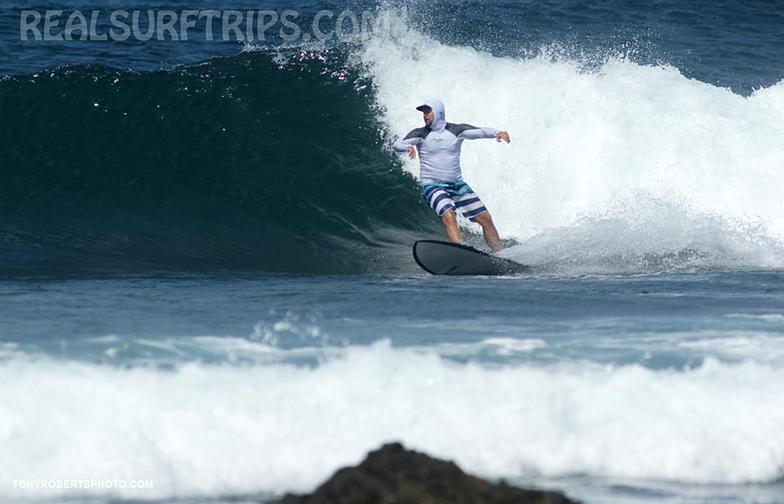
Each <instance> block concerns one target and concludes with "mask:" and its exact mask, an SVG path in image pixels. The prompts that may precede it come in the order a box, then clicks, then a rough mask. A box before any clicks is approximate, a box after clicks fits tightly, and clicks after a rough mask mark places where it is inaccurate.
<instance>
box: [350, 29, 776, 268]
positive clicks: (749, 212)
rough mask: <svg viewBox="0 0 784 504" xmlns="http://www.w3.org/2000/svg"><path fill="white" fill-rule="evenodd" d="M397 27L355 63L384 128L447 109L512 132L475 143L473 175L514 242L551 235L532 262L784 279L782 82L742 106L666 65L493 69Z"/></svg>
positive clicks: (469, 148) (500, 60) (558, 63)
mask: <svg viewBox="0 0 784 504" xmlns="http://www.w3.org/2000/svg"><path fill="white" fill-rule="evenodd" d="M390 17H391V19H392V20H393V22H396V23H397V24H398V25H399V26H396V27H395V29H393V30H391V31H390V33H382V34H379V35H378V36H376V37H375V38H372V39H370V40H368V41H367V42H366V43H365V44H364V46H363V48H362V49H361V50H360V51H359V53H358V55H357V59H358V61H359V63H361V64H362V66H363V67H364V68H366V69H367V71H368V73H369V75H370V77H372V79H373V82H374V84H375V86H376V96H377V100H378V104H379V108H380V110H381V120H382V122H383V123H384V124H385V125H386V127H387V129H388V131H389V132H390V133H392V134H393V135H403V134H405V133H406V132H407V131H408V130H410V129H412V128H414V127H419V126H421V122H422V121H421V115H420V114H419V113H418V112H417V111H416V110H414V106H415V105H416V104H418V103H420V102H421V100H422V99H423V97H427V96H439V97H441V98H443V100H444V102H445V104H446V112H447V120H449V121H453V122H469V123H472V124H476V125H479V126H493V127H497V128H501V129H506V130H508V131H509V132H510V134H511V136H512V143H511V144H510V145H505V144H497V143H496V142H494V141H491V140H484V141H471V142H466V143H465V144H464V147H463V173H464V176H465V178H466V180H468V181H469V183H470V184H471V185H472V186H473V187H474V188H475V189H476V190H477V192H478V193H479V194H480V195H481V196H482V197H483V199H484V200H485V202H486V203H487V204H488V206H489V208H490V209H491V211H492V213H493V215H494V217H495V220H496V222H497V224H498V227H499V230H500V231H501V233H502V235H503V236H506V237H511V238H515V239H517V240H520V241H525V240H529V239H530V238H532V237H535V236H539V235H542V234H543V233H544V238H543V239H542V240H540V241H539V242H534V243H532V244H530V245H529V247H528V249H526V250H524V251H521V252H525V253H527V254H533V255H537V254H539V255H543V256H546V257H545V258H544V260H543V262H548V261H552V260H554V259H559V258H560V253H559V251H558V250H554V249H553V248H552V246H550V245H551V244H552V243H554V242H559V243H561V244H562V247H563V249H564V250H568V251H570V252H569V253H571V254H574V255H576V256H578V257H579V256H581V255H588V256H589V259H591V257H592V256H596V255H602V256H607V257H612V256H619V255H620V256H623V255H628V254H634V255H638V256H639V255H640V254H665V255H666V254H672V253H679V252H680V251H682V250H686V251H689V250H692V249H696V250H697V251H698V252H705V253H707V254H709V255H710V256H711V258H710V260H708V261H707V263H708V265H710V266H713V265H715V263H716V262H718V263H722V262H725V261H727V260H730V262H732V261H733V260H734V261H736V262H740V263H741V264H745V265H753V266H775V267H780V266H782V265H784V252H783V251H784V246H783V245H782V243H784V213H783V212H782V211H781V208H782V205H781V196H780V195H781V194H784V170H782V169H781V167H782V166H784V150H782V149H781V138H784V82H782V83H779V84H777V85H775V86H772V87H769V88H767V89H762V90H759V91H757V92H755V93H754V94H752V95H751V96H748V97H744V96H740V95H737V94H734V93H733V92H732V91H730V90H729V89H724V88H719V87H716V86H713V85H711V84H708V83H704V82H700V81H697V80H694V79H689V78H687V77H685V76H683V75H682V74H681V73H680V72H679V71H678V70H677V69H676V68H673V67H671V66H666V65H662V66H644V65H639V64H635V63H633V62H630V61H627V60H624V59H618V58H616V59H609V60H608V61H607V62H606V63H605V64H604V65H603V66H601V68H600V69H599V70H598V71H595V72H586V71H583V70H582V69H581V65H580V63H579V62H571V61H565V60H558V59H554V58H552V57H551V56H546V55H543V56H541V57H537V58H532V59H525V60H519V59H514V58H508V57H495V56H493V55H490V54H488V53H485V52H481V51H477V50H474V49H472V48H469V47H450V46H446V45H443V44H441V43H439V42H437V41H434V40H432V39H430V38H429V37H427V36H426V35H423V34H421V33H419V32H417V31H416V30H413V29H410V28H408V26H407V25H406V20H405V18H404V17H400V16H398V17H395V16H394V15H392V16H390ZM404 165H405V168H406V169H407V170H409V171H411V172H412V173H414V174H416V173H417V171H418V165H417V163H416V162H415V161H407V160H405V161H404ZM576 228H577V229H576ZM543 242H546V243H543ZM571 259H573V258H567V262H568V261H570V260H571Z"/></svg>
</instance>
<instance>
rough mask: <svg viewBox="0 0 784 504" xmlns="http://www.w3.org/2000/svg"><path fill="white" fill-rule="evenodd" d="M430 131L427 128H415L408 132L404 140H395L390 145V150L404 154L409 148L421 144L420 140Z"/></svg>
mask: <svg viewBox="0 0 784 504" xmlns="http://www.w3.org/2000/svg"><path fill="white" fill-rule="evenodd" d="M429 131H430V130H428V129H427V128H417V129H414V130H411V131H409V132H408V135H406V136H405V137H404V138H401V139H399V140H397V141H396V142H395V143H393V144H392V149H393V150H394V151H395V152H406V149H408V148H409V147H416V146H417V145H419V144H421V143H422V140H423V139H424V138H425V137H426V136H427V133H428V132H429Z"/></svg>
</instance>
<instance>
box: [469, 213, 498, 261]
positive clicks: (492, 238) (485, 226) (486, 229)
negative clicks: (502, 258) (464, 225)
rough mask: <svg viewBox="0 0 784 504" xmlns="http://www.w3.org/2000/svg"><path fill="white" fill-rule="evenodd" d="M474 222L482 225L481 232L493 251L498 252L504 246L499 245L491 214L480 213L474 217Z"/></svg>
mask: <svg viewBox="0 0 784 504" xmlns="http://www.w3.org/2000/svg"><path fill="white" fill-rule="evenodd" d="M474 222H476V223H477V224H479V225H480V226H482V234H483V235H484V236H485V241H486V242H487V245H488V246H489V247H490V248H491V249H492V250H493V252H500V251H501V249H502V248H504V247H503V245H501V237H500V236H498V230H497V229H496V228H495V224H493V216H492V215H490V212H482V213H480V214H479V215H477V216H476V217H474Z"/></svg>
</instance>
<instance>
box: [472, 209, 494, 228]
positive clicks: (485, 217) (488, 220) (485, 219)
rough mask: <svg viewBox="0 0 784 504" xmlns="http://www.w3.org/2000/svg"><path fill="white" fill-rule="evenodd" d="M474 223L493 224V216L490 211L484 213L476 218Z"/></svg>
mask: <svg viewBox="0 0 784 504" xmlns="http://www.w3.org/2000/svg"><path fill="white" fill-rule="evenodd" d="M474 222H477V223H479V224H481V225H483V226H484V225H486V224H492V223H493V216H492V215H490V211H489V210H487V211H484V212H482V213H480V214H479V215H477V216H475V217H474Z"/></svg>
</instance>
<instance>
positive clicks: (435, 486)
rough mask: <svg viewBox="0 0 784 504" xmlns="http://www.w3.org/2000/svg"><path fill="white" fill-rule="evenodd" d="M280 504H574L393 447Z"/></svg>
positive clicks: (388, 445)
mask: <svg viewBox="0 0 784 504" xmlns="http://www.w3.org/2000/svg"><path fill="white" fill-rule="evenodd" d="M279 502H280V504H368V503H373V504H392V503H395V504H420V503H421V504H468V503H471V504H480V503H481V504H494V503H504V504H507V503H508V504H511V503H515V504H576V502H575V501H573V500H570V499H568V498H566V497H565V496H564V495H563V494H561V493H558V492H547V491H540V490H523V489H521V488H515V487H511V486H508V485H506V484H504V483H500V484H493V483H489V482H487V481H485V480H482V479H479V478H476V477H474V476H469V475H468V474H466V473H464V472H463V471H461V470H460V468H459V467H457V466H456V465H455V464H454V463H452V462H447V461H444V460H439V459H434V458H431V457H429V456H428V455H425V454H424V453H419V452H416V451H412V450H407V449H405V448H404V447H403V446H402V445H401V444H399V443H393V444H387V445H384V446H382V447H381V448H380V449H379V450H376V451H373V452H370V453H369V454H368V456H367V458H366V459H365V460H364V462H362V463H361V464H360V465H359V466H357V467H346V468H343V469H340V470H339V471H338V472H336V473H335V474H334V475H333V476H332V478H330V479H329V480H328V481H327V482H326V483H324V484H323V485H321V486H320V487H318V488H317V489H316V490H315V491H314V492H313V493H312V494H310V495H303V496H299V495H287V496H286V497H284V498H283V499H282V500H281V501H279Z"/></svg>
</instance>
